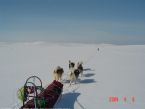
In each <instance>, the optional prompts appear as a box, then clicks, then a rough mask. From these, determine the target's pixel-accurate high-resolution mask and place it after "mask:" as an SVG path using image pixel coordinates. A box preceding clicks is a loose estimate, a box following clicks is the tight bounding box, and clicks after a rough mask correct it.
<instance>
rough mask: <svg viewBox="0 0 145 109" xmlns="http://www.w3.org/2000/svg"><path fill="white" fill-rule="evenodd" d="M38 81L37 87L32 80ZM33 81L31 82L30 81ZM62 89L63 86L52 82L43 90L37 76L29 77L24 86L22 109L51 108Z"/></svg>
mask: <svg viewBox="0 0 145 109" xmlns="http://www.w3.org/2000/svg"><path fill="white" fill-rule="evenodd" d="M36 79H37V83H38V81H39V85H37V84H36V83H34V80H36ZM30 80H33V81H30ZM62 89H63V84H61V83H60V82H58V81H55V80H54V81H53V82H52V83H51V84H50V85H48V87H47V88H45V89H43V87H42V81H41V80H40V78H38V77H37V76H32V77H29V78H28V79H27V80H26V83H25V85H24V90H23V91H24V92H23V93H24V98H23V106H22V107H21V109H23V108H53V107H54V105H55V103H56V102H57V100H58V98H59V97H60V95H61V93H62Z"/></svg>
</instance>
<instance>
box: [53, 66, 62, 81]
mask: <svg viewBox="0 0 145 109" xmlns="http://www.w3.org/2000/svg"><path fill="white" fill-rule="evenodd" d="M63 73H64V70H63V68H61V67H60V66H57V67H56V68H55V70H54V72H53V74H54V79H55V80H56V81H59V80H60V81H61V77H62V74H63Z"/></svg>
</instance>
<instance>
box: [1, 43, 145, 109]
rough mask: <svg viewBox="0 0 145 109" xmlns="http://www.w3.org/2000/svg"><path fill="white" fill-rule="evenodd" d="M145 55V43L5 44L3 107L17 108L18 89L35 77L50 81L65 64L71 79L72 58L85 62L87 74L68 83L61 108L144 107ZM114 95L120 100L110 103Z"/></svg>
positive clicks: (140, 108)
mask: <svg viewBox="0 0 145 109" xmlns="http://www.w3.org/2000/svg"><path fill="white" fill-rule="evenodd" d="M98 47H99V48H100V51H98V50H97V49H98ZM144 56H145V45H124V46H117V45H108V44H100V45H95V44H55V43H44V42H34V43H0V87H1V88H0V108H11V107H13V106H14V104H15V103H16V102H17V97H16V93H17V90H18V88H20V87H21V86H23V85H24V83H25V81H26V79H27V78H28V77H29V76H32V75H36V76H38V77H40V78H41V80H42V82H43V86H46V85H49V83H51V82H52V80H53V74H52V72H53V70H54V68H55V67H56V66H58V65H59V66H61V67H63V68H64V71H65V74H64V76H63V78H64V79H66V77H67V74H68V60H72V61H74V62H77V61H83V62H84V69H85V71H84V76H83V77H80V81H79V83H77V84H75V85H72V86H70V87H69V86H68V84H67V83H64V91H63V94H62V97H61V98H60V100H59V101H58V102H57V104H56V105H55V107H56V108H70V109H124V108H125V109H144V108H145V86H144V84H145V57H144ZM114 96H115V97H118V98H119V101H118V102H116V103H115V102H110V101H109V98H110V97H114ZM123 97H126V98H127V101H126V102H125V101H124V100H123ZM132 97H134V98H135V101H134V102H133V101H132Z"/></svg>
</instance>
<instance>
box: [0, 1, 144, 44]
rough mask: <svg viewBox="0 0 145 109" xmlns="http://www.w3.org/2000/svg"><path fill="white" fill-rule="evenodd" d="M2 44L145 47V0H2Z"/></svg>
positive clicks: (0, 13) (0, 8)
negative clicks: (47, 43)
mask: <svg viewBox="0 0 145 109" xmlns="http://www.w3.org/2000/svg"><path fill="white" fill-rule="evenodd" d="M0 41H1V42H19V41H21V42H23V41H24V42H25V41H48V42H81V43H111V44H145V0H0Z"/></svg>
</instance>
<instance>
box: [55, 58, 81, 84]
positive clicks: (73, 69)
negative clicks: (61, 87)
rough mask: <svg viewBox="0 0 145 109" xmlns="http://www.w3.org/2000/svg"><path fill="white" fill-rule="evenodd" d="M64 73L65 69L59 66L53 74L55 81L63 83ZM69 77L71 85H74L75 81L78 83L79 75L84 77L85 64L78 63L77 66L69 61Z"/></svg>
mask: <svg viewBox="0 0 145 109" xmlns="http://www.w3.org/2000/svg"><path fill="white" fill-rule="evenodd" d="M63 73H64V70H63V68H62V67H60V66H57V67H56V68H55V69H54V72H53V74H54V79H55V80H57V81H61V80H62V75H63ZM68 75H69V77H68V79H69V81H70V85H71V84H72V82H73V81H74V82H75V83H76V81H77V80H78V77H79V75H81V76H83V62H78V63H77V64H75V63H74V62H71V61H70V60H69V74H68Z"/></svg>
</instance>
